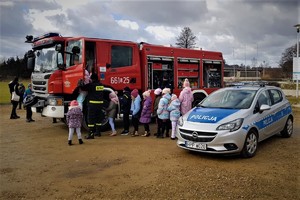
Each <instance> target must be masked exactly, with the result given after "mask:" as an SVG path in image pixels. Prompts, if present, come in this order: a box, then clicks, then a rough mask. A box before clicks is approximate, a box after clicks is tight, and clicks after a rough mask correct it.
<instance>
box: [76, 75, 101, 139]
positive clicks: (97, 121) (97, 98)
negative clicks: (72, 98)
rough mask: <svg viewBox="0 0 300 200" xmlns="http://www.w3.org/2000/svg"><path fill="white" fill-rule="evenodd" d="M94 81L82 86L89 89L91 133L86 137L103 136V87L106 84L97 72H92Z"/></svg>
mask: <svg viewBox="0 0 300 200" xmlns="http://www.w3.org/2000/svg"><path fill="white" fill-rule="evenodd" d="M91 79H92V82H91V83H88V84H86V85H83V86H81V87H80V88H81V89H82V90H84V91H87V92H88V94H87V96H86V99H87V107H88V117H87V121H88V128H89V135H88V136H87V137H86V139H94V135H96V136H101V133H100V126H101V122H102V121H103V118H104V114H103V111H102V107H103V89H104V86H103V85H102V84H101V83H100V81H99V80H98V76H97V74H94V73H93V74H92V76H91Z"/></svg>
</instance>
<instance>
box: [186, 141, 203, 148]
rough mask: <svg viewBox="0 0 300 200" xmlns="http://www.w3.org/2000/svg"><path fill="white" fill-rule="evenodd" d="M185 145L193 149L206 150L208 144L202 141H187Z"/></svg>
mask: <svg viewBox="0 0 300 200" xmlns="http://www.w3.org/2000/svg"><path fill="white" fill-rule="evenodd" d="M185 146H186V147H189V148H193V149H201V150H206V144H204V143H200V142H192V141H185Z"/></svg>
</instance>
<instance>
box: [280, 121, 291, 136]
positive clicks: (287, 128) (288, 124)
mask: <svg viewBox="0 0 300 200" xmlns="http://www.w3.org/2000/svg"><path fill="white" fill-rule="evenodd" d="M280 134H281V136H282V137H284V138H289V137H291V135H292V134H293V120H292V118H291V117H289V118H288V119H287V121H286V123H285V126H284V129H283V131H281V132H280Z"/></svg>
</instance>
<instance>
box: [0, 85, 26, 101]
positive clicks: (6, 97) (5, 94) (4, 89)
mask: <svg viewBox="0 0 300 200" xmlns="http://www.w3.org/2000/svg"><path fill="white" fill-rule="evenodd" d="M9 82H10V80H6V81H5V80H3V81H0V88H1V93H0V104H9V103H10V93H9V88H8V83H9ZM19 83H23V84H24V86H25V88H26V89H27V86H28V83H30V80H21V81H19Z"/></svg>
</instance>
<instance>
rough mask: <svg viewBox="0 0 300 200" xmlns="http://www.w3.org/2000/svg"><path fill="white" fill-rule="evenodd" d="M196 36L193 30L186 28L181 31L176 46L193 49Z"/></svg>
mask: <svg viewBox="0 0 300 200" xmlns="http://www.w3.org/2000/svg"><path fill="white" fill-rule="evenodd" d="M196 39H197V38H196V36H194V34H193V32H192V30H191V29H190V28H189V27H184V28H183V29H182V30H181V33H180V35H179V36H178V37H177V43H176V45H177V46H178V47H182V48H186V49H191V48H194V47H195V44H196V42H195V41H196Z"/></svg>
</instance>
